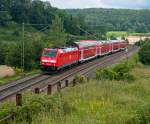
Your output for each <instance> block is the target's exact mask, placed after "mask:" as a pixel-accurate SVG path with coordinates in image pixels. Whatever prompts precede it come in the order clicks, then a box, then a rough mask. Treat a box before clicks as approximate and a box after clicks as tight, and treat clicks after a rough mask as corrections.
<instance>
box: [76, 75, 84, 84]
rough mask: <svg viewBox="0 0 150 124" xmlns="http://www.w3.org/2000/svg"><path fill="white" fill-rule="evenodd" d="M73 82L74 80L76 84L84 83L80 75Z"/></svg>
mask: <svg viewBox="0 0 150 124" xmlns="http://www.w3.org/2000/svg"><path fill="white" fill-rule="evenodd" d="M75 80H76V82H78V83H85V82H86V79H85V77H84V76H82V75H77V76H76V77H75Z"/></svg>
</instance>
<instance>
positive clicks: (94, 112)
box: [0, 59, 150, 124]
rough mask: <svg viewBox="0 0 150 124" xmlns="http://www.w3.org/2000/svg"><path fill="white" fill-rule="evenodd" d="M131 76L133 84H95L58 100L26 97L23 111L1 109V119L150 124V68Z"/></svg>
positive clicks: (24, 123)
mask: <svg viewBox="0 0 150 124" xmlns="http://www.w3.org/2000/svg"><path fill="white" fill-rule="evenodd" d="M131 60H132V59H131ZM131 73H132V75H134V77H135V80H134V81H132V82H128V81H108V80H105V81H96V80H91V81H89V82H83V83H82V84H79V85H77V86H76V87H69V88H66V89H65V90H63V91H62V92H61V93H60V94H56V95H54V96H47V95H46V94H41V95H35V94H32V93H26V94H25V95H24V97H23V106H22V107H14V104H13V103H11V104H10V103H7V104H6V103H5V104H4V105H2V106H0V110H1V111H0V117H3V116H4V115H7V114H8V113H15V117H14V119H13V120H10V121H9V122H8V123H9V124H39V123H40V124H148V123H150V117H149V114H150V83H149V82H150V66H144V65H142V64H140V63H138V64H137V65H136V67H135V68H133V70H132V71H131Z"/></svg>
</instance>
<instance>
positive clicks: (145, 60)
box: [139, 42, 150, 65]
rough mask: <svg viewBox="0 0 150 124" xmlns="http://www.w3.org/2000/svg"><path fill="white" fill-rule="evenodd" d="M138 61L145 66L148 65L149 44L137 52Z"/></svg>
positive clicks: (149, 61) (149, 62) (149, 60)
mask: <svg viewBox="0 0 150 124" xmlns="http://www.w3.org/2000/svg"><path fill="white" fill-rule="evenodd" d="M139 60H140V61H141V62H142V63H143V64H145V65H150V42H147V43H145V44H144V45H143V46H142V47H141V49H140V51H139Z"/></svg>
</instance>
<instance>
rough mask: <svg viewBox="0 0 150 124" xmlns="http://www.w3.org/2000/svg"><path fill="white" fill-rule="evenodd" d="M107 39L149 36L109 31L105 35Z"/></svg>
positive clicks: (149, 34) (148, 34)
mask: <svg viewBox="0 0 150 124" xmlns="http://www.w3.org/2000/svg"><path fill="white" fill-rule="evenodd" d="M106 36H107V37H109V38H110V37H111V36H114V37H127V36H150V33H129V32H126V31H110V32H107V34H106Z"/></svg>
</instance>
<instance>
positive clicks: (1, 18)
mask: <svg viewBox="0 0 150 124" xmlns="http://www.w3.org/2000/svg"><path fill="white" fill-rule="evenodd" d="M11 19H12V17H11V16H10V14H9V13H8V12H7V11H2V12H0V25H2V26H5V25H7V23H8V22H9V21H11Z"/></svg>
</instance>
